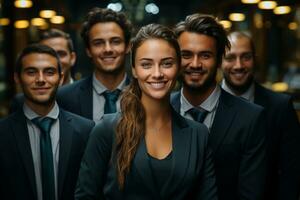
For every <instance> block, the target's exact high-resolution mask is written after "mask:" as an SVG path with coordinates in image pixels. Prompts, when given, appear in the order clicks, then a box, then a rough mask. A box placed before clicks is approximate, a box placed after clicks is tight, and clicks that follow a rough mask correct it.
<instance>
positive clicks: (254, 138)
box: [171, 89, 266, 200]
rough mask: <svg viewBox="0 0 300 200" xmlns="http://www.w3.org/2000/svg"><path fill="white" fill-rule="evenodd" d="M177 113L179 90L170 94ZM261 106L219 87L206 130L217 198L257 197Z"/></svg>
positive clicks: (262, 151) (262, 173)
mask: <svg viewBox="0 0 300 200" xmlns="http://www.w3.org/2000/svg"><path fill="white" fill-rule="evenodd" d="M171 104H172V105H173V107H174V109H175V110H176V111H177V112H179V113H180V92H179V91H178V92H175V93H173V94H172V95H171ZM264 125H265V123H264V121H263V108H262V107H260V106H257V105H254V104H250V103H248V102H246V101H244V100H242V99H240V98H237V97H234V96H232V95H230V94H229V93H227V92H225V91H224V90H223V89H222V90H221V96H220V99H219V104H218V107H217V110H216V114H215V118H214V121H213V124H212V127H211V130H210V135H209V144H210V146H211V148H212V150H213V155H214V161H215V171H216V180H217V186H218V194H219V199H221V200H222V199H224V200H229V199H230V200H244V199H245V200H246V199H247V200H258V199H261V198H262V194H263V186H264V182H265V165H266V163H265V127H264Z"/></svg>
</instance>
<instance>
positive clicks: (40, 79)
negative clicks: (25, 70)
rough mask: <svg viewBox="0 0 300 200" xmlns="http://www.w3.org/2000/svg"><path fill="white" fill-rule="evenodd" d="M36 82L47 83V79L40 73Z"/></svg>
mask: <svg viewBox="0 0 300 200" xmlns="http://www.w3.org/2000/svg"><path fill="white" fill-rule="evenodd" d="M36 82H37V83H44V82H45V77H44V74H43V72H42V71H40V72H39V73H37V76H36Z"/></svg>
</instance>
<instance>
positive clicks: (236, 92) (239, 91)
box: [225, 80, 253, 96]
mask: <svg viewBox="0 0 300 200" xmlns="http://www.w3.org/2000/svg"><path fill="white" fill-rule="evenodd" d="M252 83H253V81H249V83H246V84H245V85H243V86H239V87H233V85H231V84H230V83H228V82H227V81H226V80H225V84H226V86H227V87H228V88H229V89H230V91H231V92H232V93H233V94H234V95H235V96H241V95H243V94H244V93H245V92H246V91H247V90H249V88H250V87H251V85H252Z"/></svg>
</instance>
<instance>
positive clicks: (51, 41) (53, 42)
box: [40, 37, 68, 51]
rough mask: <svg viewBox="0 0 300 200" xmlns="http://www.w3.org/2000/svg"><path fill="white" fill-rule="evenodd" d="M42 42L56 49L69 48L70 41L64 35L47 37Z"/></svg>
mask: <svg viewBox="0 0 300 200" xmlns="http://www.w3.org/2000/svg"><path fill="white" fill-rule="evenodd" d="M40 43H41V44H44V45H47V46H49V47H51V48H53V49H54V50H55V51H58V50H68V41H67V39H66V38H64V37H54V38H47V39H44V40H42V41H41V42H40Z"/></svg>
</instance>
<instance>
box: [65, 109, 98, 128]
mask: <svg viewBox="0 0 300 200" xmlns="http://www.w3.org/2000/svg"><path fill="white" fill-rule="evenodd" d="M60 114H61V115H62V117H65V118H66V119H67V120H69V121H70V122H71V123H72V125H73V126H74V127H75V128H78V129H81V128H87V129H91V128H93V127H94V126H95V122H94V121H92V120H90V119H87V118H84V117H82V116H79V115H77V114H74V113H71V112H68V111H66V110H64V109H62V108H60Z"/></svg>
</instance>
